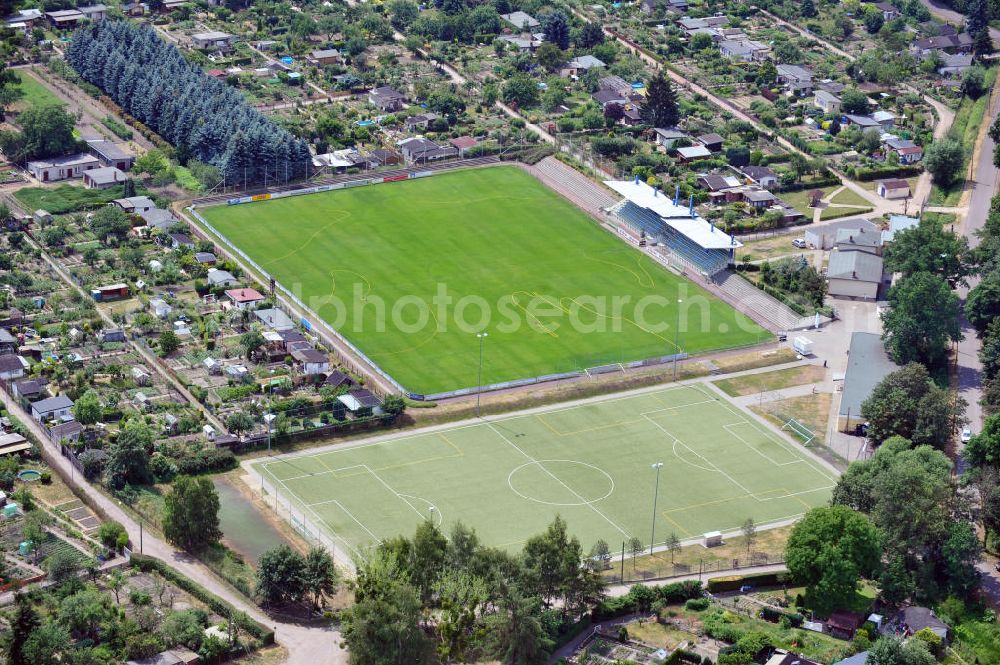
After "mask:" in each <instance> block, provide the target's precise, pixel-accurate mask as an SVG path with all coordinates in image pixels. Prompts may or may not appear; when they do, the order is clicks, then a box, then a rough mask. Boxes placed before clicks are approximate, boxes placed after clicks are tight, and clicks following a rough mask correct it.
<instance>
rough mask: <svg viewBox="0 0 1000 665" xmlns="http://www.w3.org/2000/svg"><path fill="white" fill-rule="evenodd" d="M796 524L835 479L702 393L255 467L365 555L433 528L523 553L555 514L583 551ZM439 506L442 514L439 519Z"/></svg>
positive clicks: (667, 392) (345, 545) (681, 391)
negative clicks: (470, 533) (751, 523)
mask: <svg viewBox="0 0 1000 665" xmlns="http://www.w3.org/2000/svg"><path fill="white" fill-rule="evenodd" d="M656 462H663V463H664V465H663V467H662V470H661V476H660V491H659V498H658V503H657V512H656V534H657V536H656V541H657V542H658V543H659V542H662V540H663V539H665V537H666V536H667V534H669V533H671V532H673V533H675V534H677V536H678V537H679V538H681V539H684V538H691V537H695V536H698V535H700V534H703V533H705V532H707V531H712V530H729V529H735V528H737V527H738V526H739V525H740V524H742V523H743V522H744V521H745V520H746V518H748V517H753V518H754V520H755V521H756V522H757V524H764V523H766V522H774V521H778V520H782V519H788V518H792V517H797V516H799V515H801V514H802V513H804V512H805V511H807V510H808V509H809V508H812V507H814V506H818V505H821V504H823V503H825V502H826V501H828V500H829V498H830V492H831V489H832V487H833V485H834V482H835V474H834V472H833V471H831V470H830V469H829V468H828V467H826V466H825V465H823V464H822V463H821V462H819V461H817V460H816V459H815V458H813V457H812V456H811V455H810V454H808V453H807V452H805V451H804V450H803V449H802V448H801V447H800V446H798V445H796V444H793V443H790V442H789V441H787V440H786V439H784V438H782V437H781V436H780V435H778V434H777V433H775V432H774V431H772V430H770V429H769V428H768V427H767V426H765V425H762V424H760V423H759V422H758V421H756V420H753V419H752V418H751V417H750V416H749V415H746V414H745V413H744V412H742V411H741V410H740V409H739V408H737V407H735V406H734V405H732V404H731V403H730V402H728V401H727V400H726V398H725V397H724V396H722V394H721V393H718V392H716V391H715V390H714V389H712V388H709V387H708V386H706V385H704V384H700V383H696V384H692V385H688V386H678V387H674V388H667V389H659V390H655V391H649V392H643V393H639V394H633V395H628V396H623V397H611V398H607V399H603V400H601V401H596V402H589V403H584V404H578V405H570V406H565V407H558V408H554V409H552V410H547V411H543V412H538V413H535V414H532V415H520V416H517V415H515V416H510V417H506V418H501V419H496V420H490V421H482V422H477V423H475V424H471V425H464V426H455V427H452V428H447V429H440V430H436V431H434V432H429V433H422V434H414V435H408V436H399V437H393V438H390V439H384V440H380V441H378V442H373V443H367V444H362V445H358V446H354V447H351V446H343V445H342V446H339V447H336V448H332V449H328V450H326V451H320V452H314V453H307V454H301V455H289V456H285V457H279V458H277V459H273V458H272V459H270V460H268V461H261V462H257V463H255V464H254V465H253V469H254V471H255V472H256V473H258V474H261V475H262V476H263V477H264V478H265V479H266V480H267V483H268V485H271V486H272V487H273V488H274V490H275V491H276V492H277V494H278V495H279V499H278V500H279V502H280V504H281V505H285V504H286V502H288V501H290V502H291V504H292V507H293V509H294V510H293V512H294V514H295V515H296V516H298V515H304V516H305V518H306V519H307V520H309V522H311V523H312V526H313V527H318V528H320V529H322V530H324V531H325V532H326V534H327V536H328V537H329V538H331V539H333V541H334V542H335V543H336V545H337V547H338V549H339V550H341V551H343V552H347V553H350V554H359V553H363V552H364V550H365V549H366V548H369V547H370V546H371V545H373V544H374V543H376V542H377V541H380V540H384V539H387V538H391V537H393V536H396V535H399V534H405V535H411V534H412V532H413V530H414V528H415V527H416V525H417V524H418V523H419V522H420V521H421V520H425V519H434V520H435V521H436V522H439V523H441V524H442V526H443V527H444V528H445V529H446V530H447V529H448V528H449V527H450V525H452V524H453V523H454V522H456V521H458V520H461V521H462V522H464V523H465V524H467V525H469V526H472V527H475V529H476V531H477V532H478V534H479V536H480V538H481V539H482V540H483V542H484V543H486V544H489V545H495V546H501V547H507V548H511V549H516V548H518V547H519V546H520V544H521V543H523V542H524V540H525V539H527V538H528V537H530V536H532V535H534V534H537V533H539V532H540V531H542V530H543V529H544V528H545V527H546V526H547V524H548V523H549V522H551V520H552V519H553V517H555V515H556V514H561V515H562V516H563V517H564V518H565V519H566V521H567V523H568V526H569V531H570V532H571V533H573V534H575V535H577V536H578V537H579V538H580V541H581V543H582V544H583V546H584V548H585V549H589V548H590V546H591V545H592V544H593V543H594V542H596V541H597V539H599V538H603V539H604V540H605V541H607V542H609V543H611V544H612V550H614V549H615V547H614V544H615V543H620V542H622V540H628V539H629V538H631V537H632V536H636V537H638V538H639V539H641V540H642V542H643V543H645V544H647V545H648V543H649V539H650V527H651V520H650V517H651V514H652V499H653V492H654V482H655V475H654V471H653V470H652V469H651V465H652V464H653V463H656ZM432 507H433V510H432Z"/></svg>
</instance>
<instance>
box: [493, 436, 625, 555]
mask: <svg viewBox="0 0 1000 665" xmlns="http://www.w3.org/2000/svg"><path fill="white" fill-rule="evenodd" d="M487 425H488V426H489V428H490V429H491V430H493V431H494V432H495V433H496V435H497V436H499V437H500V438H501V439H503V440H504V441H505V442H506V443H507V444H508V445H509V446H510V447H512V448H513V449H514V450H516V451H517V452H519V453H521V454H522V455H524V456H525V457H526V458H527V459H528V460H529V461H531V462H534V463H535V464H537V465H538V467H539V468H540V469H541V470H542V471H544V472H545V473H547V474H548V475H549V476H551V477H552V479H553V480H555V481H556V482H557V483H559V484H560V485H562V486H563V487H565V488H566V489H567V490H569V492H570V494H572V495H573V496H575V497H576V498H577V499H579V500H580V502H581V503H583V504H586V505H587V506H588V507H589V508H590V509H591V510H593V511H594V512H595V513H597V514H598V515H600V516H601V517H603V518H604V520H605V521H606V522H607V523H608V524H610V525H611V526H613V527H614V528H615V529H617V530H618V532H619V533H621V534H622V535H623V536H625V537H626V538H631V534H630V533H628V532H627V531H625V529H623V528H621V527H620V526H618V525H617V524H616V523H615V522H613V521H612V520H611V518H609V517H608V516H607V515H605V514H604V513H602V512H601V511H600V510H599V509H598V508H597V507H596V506H594V505H593V504H592V503H588V502H587V500H586V499H584V498H583V497H582V496H580V495H579V494H578V493H577V492H576V491H574V490H573V488H571V487H570V486H569V485H567V484H566V483H564V482H563V481H562V480H560V479H559V477H558V476H556V475H555V474H554V473H552V472H551V471H549V470H548V469H546V468H545V465H544V464H542V463H541V462H539V461H538V460H536V459H535V458H534V457H532V456H531V455H529V454H528V453H526V452H524V451H523V450H521V449H520V448H519V447H518V446H517V444H515V443H514V442H513V441H511V440H510V439H508V438H507V437H506V436H504V435H503V433H502V432H500V431H499V430H498V429H497V428H495V427H494V426H493V423H487Z"/></svg>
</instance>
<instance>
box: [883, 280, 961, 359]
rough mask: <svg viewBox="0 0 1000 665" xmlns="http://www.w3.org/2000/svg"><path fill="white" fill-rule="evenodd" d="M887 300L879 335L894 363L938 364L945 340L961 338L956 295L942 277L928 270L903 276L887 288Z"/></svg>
mask: <svg viewBox="0 0 1000 665" xmlns="http://www.w3.org/2000/svg"><path fill="white" fill-rule="evenodd" d="M888 300H889V305H890V307H889V309H888V310H887V311H886V312H884V313H883V314H882V328H883V333H882V339H884V340H885V343H886V348H887V349H888V351H889V355H891V356H892V358H893V360H895V361H896V362H897V363H900V364H904V363H908V362H910V361H913V360H916V361H919V362H922V363H924V364H925V365H928V366H930V367H934V366H938V365H940V364H941V363H942V361H943V360H944V355H945V351H946V347H947V345H948V343H949V342H957V341H959V340H961V339H962V327H961V323H960V322H959V311H960V304H959V299H958V296H957V295H956V294H955V293H954V292H953V291H952V290H951V287H949V285H948V282H947V281H945V279H944V278H943V277H940V276H938V275H935V274H932V273H928V272H917V273H913V274H912V275H909V276H906V277H903V278H902V279H901V280H899V281H898V282H897V283H896V285H895V286H893V287H892V288H891V289H889V296H888Z"/></svg>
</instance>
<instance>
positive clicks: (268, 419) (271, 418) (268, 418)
mask: <svg viewBox="0 0 1000 665" xmlns="http://www.w3.org/2000/svg"><path fill="white" fill-rule="evenodd" d="M275 418H277V416H276V415H274V414H273V413H265V414H264V422H265V423H267V452H271V423H272V422H274V419H275Z"/></svg>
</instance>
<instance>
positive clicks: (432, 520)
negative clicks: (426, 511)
mask: <svg viewBox="0 0 1000 665" xmlns="http://www.w3.org/2000/svg"><path fill="white" fill-rule="evenodd" d="M436 511H437V508H435V507H434V506H431V508H430V512H431V517H430V520H431V524H434V513H435V512H436Z"/></svg>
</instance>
